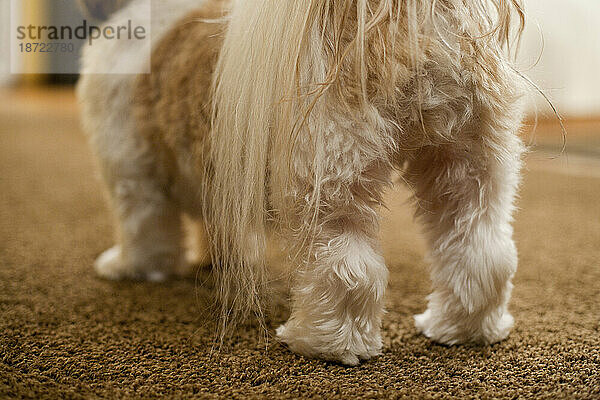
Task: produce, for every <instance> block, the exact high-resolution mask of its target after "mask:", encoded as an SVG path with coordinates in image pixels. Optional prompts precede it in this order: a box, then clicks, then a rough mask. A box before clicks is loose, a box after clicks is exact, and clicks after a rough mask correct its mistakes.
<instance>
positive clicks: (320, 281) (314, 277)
mask: <svg viewBox="0 0 600 400" xmlns="http://www.w3.org/2000/svg"><path fill="white" fill-rule="evenodd" d="M379 172H381V171H379ZM356 181H357V182H360V181H361V179H360V176H356ZM371 182H372V180H371ZM338 189H339V188H338ZM342 190H343V192H339V191H338V190H336V193H335V194H331V196H330V195H329V194H328V193H327V190H325V193H323V194H322V204H326V206H324V207H323V208H322V210H320V211H319V213H318V215H317V220H316V221H315V223H314V229H309V231H310V233H309V232H304V233H300V234H298V232H296V235H293V236H294V237H295V241H296V247H300V255H299V257H298V258H297V260H301V261H302V265H303V266H302V267H300V269H299V271H298V273H297V275H296V279H295V285H294V289H293V292H292V302H293V304H292V313H291V316H290V318H289V320H288V321H287V323H286V324H285V325H283V326H281V327H280V328H279V329H278V330H277V334H278V336H279V337H280V338H281V340H282V341H284V342H285V343H287V345H288V346H289V347H290V349H291V350H293V351H295V352H297V353H300V354H302V355H304V356H307V357H317V358H322V359H326V360H331V361H336V362H340V363H343V364H346V365H357V364H358V363H359V362H360V360H367V359H369V358H371V357H373V356H375V355H377V354H379V353H380V351H381V347H382V343H381V333H380V325H381V317H382V314H383V312H384V311H383V295H384V291H385V287H386V285H387V276H388V272H387V268H386V266H385V262H384V260H383V257H382V256H381V254H380V251H379V247H378V244H377V230H378V219H377V214H376V212H375V210H374V209H373V207H374V204H373V202H372V200H366V199H367V198H370V194H369V193H373V192H375V191H377V190H380V188H365V187H364V186H363V187H360V185H358V184H357V185H354V186H353V185H350V186H347V187H346V188H345V189H342ZM304 226H307V225H304ZM313 232H314V235H311V234H312V233H313ZM305 234H308V235H309V237H306V236H305Z"/></svg>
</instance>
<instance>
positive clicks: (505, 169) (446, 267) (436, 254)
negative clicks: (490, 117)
mask: <svg viewBox="0 0 600 400" xmlns="http://www.w3.org/2000/svg"><path fill="white" fill-rule="evenodd" d="M494 141H495V143H494V142H493V141H491V140H489V141H486V140H484V139H481V141H480V142H479V143H470V144H468V145H466V144H460V145H459V144H454V145H445V146H431V147H429V148H424V149H422V150H421V151H420V152H419V153H418V154H417V155H415V157H414V160H413V161H412V162H411V163H410V164H411V165H410V167H409V170H408V171H407V177H409V179H411V180H412V181H413V183H414V188H415V196H416V198H417V200H418V203H419V204H418V205H419V211H418V213H419V214H420V217H421V219H422V220H423V222H424V223H425V226H426V231H427V234H428V240H429V244H430V258H431V263H432V284H433V293H432V294H431V295H430V296H429V297H428V300H429V303H428V308H427V310H426V311H425V312H424V313H423V314H420V315H417V316H416V317H415V321H416V326H417V329H418V330H419V331H421V332H422V333H423V334H425V335H426V336H427V337H429V338H431V339H432V340H435V341H437V342H440V343H443V344H448V345H453V344H459V343H469V342H470V343H482V344H490V343H494V342H497V341H500V340H502V339H504V338H506V337H507V335H508V333H509V331H510V329H511V327H512V325H513V318H512V316H511V315H510V314H509V312H508V311H507V303H508V300H509V297H510V292H511V288H512V284H511V278H512V277H513V275H514V273H515V271H516V267H517V251H516V248H515V245H514V242H513V239H512V232H513V229H512V226H511V221H512V211H513V198H514V196H515V191H516V187H517V184H518V182H519V168H520V155H521V152H522V146H521V143H520V141H519V139H518V138H517V137H516V135H514V134H512V133H505V134H502V133H496V135H495V137H494Z"/></svg>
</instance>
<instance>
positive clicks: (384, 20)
mask: <svg viewBox="0 0 600 400" xmlns="http://www.w3.org/2000/svg"><path fill="white" fill-rule="evenodd" d="M449 10H451V12H450V14H453V15H457V14H460V15H461V17H462V18H461V21H460V22H458V23H460V24H461V25H462V26H460V27H453V24H454V23H457V22H456V21H454V22H452V23H451V22H449V21H447V20H446V19H445V15H447V14H448V13H449ZM515 15H516V16H517V17H518V19H519V20H520V21H519V23H518V25H517V26H518V28H517V30H518V32H520V31H521V30H522V27H523V18H524V17H523V10H522V6H521V4H520V2H519V1H518V0H295V1H291V0H290V1H288V0H285V1H275V0H264V1H248V0H233V3H232V6H231V15H230V18H229V28H228V31H227V33H226V37H225V41H224V45H223V48H222V51H221V54H220V58H219V61H218V66H217V69H216V73H215V79H214V87H213V101H214V108H213V121H212V133H211V138H210V159H211V163H210V171H207V174H206V176H207V177H209V178H207V179H210V182H207V184H206V190H205V194H206V201H205V218H206V221H207V223H208V229H209V232H210V235H211V238H212V240H213V243H212V255H213V258H214V263H215V265H217V266H218V267H219V271H220V301H221V303H222V305H223V314H222V317H223V318H222V322H223V324H225V323H227V322H231V321H232V320H236V319H238V318H242V317H244V316H246V315H248V314H249V313H250V312H252V311H254V312H258V314H259V315H262V311H261V310H262V308H261V307H262V304H261V300H260V293H261V292H262V291H263V288H264V284H265V273H264V248H265V235H266V234H265V230H266V228H265V226H266V223H267V219H268V218H269V217H270V216H274V217H276V218H278V220H279V222H282V220H285V214H286V210H282V209H279V210H270V209H269V208H270V207H272V206H273V204H283V202H278V201H275V200H273V199H276V198H283V197H285V196H286V195H288V194H289V192H288V190H291V185H290V180H291V177H292V176H293V159H292V157H293V154H294V146H295V144H296V142H297V140H298V137H299V135H301V134H305V132H308V133H310V129H308V130H303V129H302V127H303V126H305V124H306V123H307V121H308V118H309V116H310V113H311V111H312V109H313V107H314V106H315V104H316V103H317V101H318V99H319V98H320V97H321V96H323V95H324V94H325V93H326V92H327V91H331V90H343V91H344V93H347V95H345V96H343V98H344V99H347V100H344V101H347V102H348V103H352V105H353V109H354V110H356V109H357V107H358V109H363V110H364V109H366V108H367V107H369V106H372V105H370V104H369V100H370V99H369V94H370V93H371V92H372V90H373V88H371V87H370V81H369V79H368V78H367V76H368V74H369V75H370V74H371V73H372V72H375V73H380V74H381V75H382V76H390V74H389V73H388V72H389V71H393V70H394V67H393V66H391V64H393V62H394V59H393V57H392V56H391V55H389V54H388V55H386V54H387V52H391V51H392V49H399V48H404V49H405V50H406V49H408V50H407V51H408V52H409V53H410V57H409V61H408V62H409V63H410V65H409V68H412V69H415V70H416V69H418V68H419V58H420V57H421V55H420V47H421V45H422V43H425V42H426V41H427V40H428V36H431V33H432V32H436V33H437V35H439V38H438V41H439V42H440V43H442V44H443V45H444V46H445V51H447V52H448V53H449V55H450V56H453V57H456V53H458V52H460V48H457V47H456V46H454V45H453V43H456V42H457V40H458V39H457V37H458V36H463V35H466V36H465V37H464V40H470V41H480V42H481V43H482V45H484V44H485V42H486V41H492V40H493V41H494V43H495V45H498V46H499V47H502V46H509V45H510V43H511V28H512V27H513V26H514V24H513V22H514V21H513V19H514V16H515ZM449 27H450V30H449ZM402 35H404V36H403V37H402ZM517 36H518V35H517ZM399 37H402V38H404V39H408V40H407V41H398V43H396V41H397V40H398V38H399ZM369 38H371V39H373V38H374V39H373V40H374V41H375V42H377V43H382V46H381V48H380V50H381V52H382V53H384V54H380V56H381V57H382V58H381V59H378V60H377V61H376V62H374V61H373V59H371V58H369V57H370V56H369V49H368V48H367V47H366V45H365V44H366V43H367V40H369ZM398 51H400V50H398ZM382 60H383V62H381V61H382ZM379 64H381V65H379ZM349 71H350V72H349ZM391 76H392V77H393V74H392V75H391ZM387 86H388V88H387V89H382V90H391V92H390V102H393V99H392V98H393V96H394V88H391V89H390V88H389V86H393V82H388V83H387ZM349 105H350V104H346V105H344V104H341V105H340V107H345V106H349ZM365 114H366V113H365ZM357 118H361V116H360V115H359V116H357ZM318 162H319V160H318V155H315V166H318ZM316 175H317V176H316V177H315V182H314V184H313V191H314V193H315V196H313V197H312V199H311V206H312V207H314V208H315V209H317V208H318V207H319V196H318V193H319V190H320V185H321V182H319V179H318V174H316ZM269 188H271V190H270V191H269ZM224 326H225V325H223V327H224Z"/></svg>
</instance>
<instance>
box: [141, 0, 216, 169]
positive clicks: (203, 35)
mask: <svg viewBox="0 0 600 400" xmlns="http://www.w3.org/2000/svg"><path fill="white" fill-rule="evenodd" d="M225 3H226V2H225V1H222V0H213V1H210V2H207V3H206V4H205V5H204V6H202V7H201V8H199V9H198V10H197V11H194V12H192V13H190V14H188V15H187V16H185V17H184V18H182V19H181V20H180V21H179V22H178V23H176V24H175V25H174V26H173V27H172V29H171V30H170V31H169V32H168V33H167V34H166V35H165V36H164V37H163V38H162V39H161V41H160V43H158V45H157V46H156V48H155V49H154V51H153V53H152V62H151V68H152V69H151V71H152V72H151V73H150V74H147V75H140V77H139V79H138V82H137V85H136V89H135V94H134V103H135V104H134V112H135V116H136V119H137V123H138V127H139V129H140V133H141V134H143V135H145V136H147V137H149V138H150V140H151V142H152V143H153V144H155V145H156V147H157V149H156V150H157V151H159V152H160V154H162V155H163V158H164V161H166V167H167V168H168V169H169V170H170V171H169V173H170V175H171V176H174V175H173V174H175V173H176V171H175V170H174V169H175V168H176V167H175V165H176V159H175V156H174V155H175V154H185V153H189V152H190V151H195V152H196V153H197V154H194V156H195V157H194V159H196V157H200V158H199V159H196V161H197V162H195V163H194V164H196V166H195V167H196V168H194V169H195V170H196V171H197V172H198V173H199V172H201V165H202V162H201V159H202V158H203V157H204V155H205V154H206V152H205V150H206V145H207V142H208V141H207V140H206V139H207V134H208V132H209V129H210V118H211V117H210V115H211V100H210V92H211V84H212V76H213V72H214V69H215V64H216V61H217V58H218V55H219V50H220V48H221V44H222V37H223V34H224V24H223V23H221V22H216V20H217V19H218V18H220V17H222V16H223V9H224V7H223V6H224V4H225ZM207 20H212V21H208V22H205V21H207ZM198 153H199V154H198Z"/></svg>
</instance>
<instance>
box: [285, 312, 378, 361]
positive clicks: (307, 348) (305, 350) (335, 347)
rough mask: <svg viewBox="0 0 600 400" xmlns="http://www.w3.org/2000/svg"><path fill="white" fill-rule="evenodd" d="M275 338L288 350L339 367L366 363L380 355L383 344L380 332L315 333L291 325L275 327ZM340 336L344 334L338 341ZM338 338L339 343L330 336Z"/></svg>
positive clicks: (289, 323)
mask: <svg viewBox="0 0 600 400" xmlns="http://www.w3.org/2000/svg"><path fill="white" fill-rule="evenodd" d="M276 333H277V337H278V338H279V339H280V340H281V341H282V342H284V343H285V344H286V345H287V346H288V347H289V348H290V350H292V351H293V352H295V353H298V354H300V355H303V356H305V357H308V358H320V359H323V360H327V361H333V362H338V363H340V364H344V365H349V366H356V365H358V364H360V362H361V361H366V360H369V359H371V358H372V357H375V356H378V355H380V354H381V348H382V341H381V335H380V334H379V333H376V334H372V335H365V334H362V335H361V334H358V333H356V332H353V331H352V330H350V331H349V332H342V330H341V329H340V330H339V331H338V332H330V333H328V334H327V333H324V332H316V331H315V330H314V329H312V330H311V329H307V328H302V327H298V326H293V324H292V323H291V322H288V323H287V324H285V325H281V326H280V327H279V328H277V331H276ZM339 335H345V337H344V338H342V339H341V340H339ZM336 336H338V338H337V339H338V340H331V337H336Z"/></svg>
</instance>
